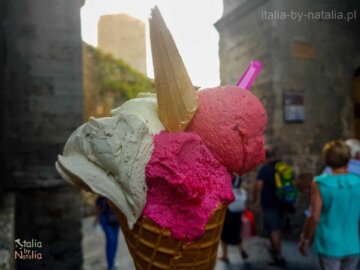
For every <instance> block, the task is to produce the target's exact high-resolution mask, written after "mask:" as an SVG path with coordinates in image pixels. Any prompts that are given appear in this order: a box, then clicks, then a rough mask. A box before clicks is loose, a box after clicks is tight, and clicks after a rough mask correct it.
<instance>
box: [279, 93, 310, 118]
mask: <svg viewBox="0 0 360 270" xmlns="http://www.w3.org/2000/svg"><path fill="white" fill-rule="evenodd" d="M283 115H284V121H285V122H287V123H302V122H304V120H305V109H304V94H303V93H302V92H285V93H283Z"/></svg>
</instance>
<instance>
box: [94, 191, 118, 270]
mask: <svg viewBox="0 0 360 270" xmlns="http://www.w3.org/2000/svg"><path fill="white" fill-rule="evenodd" d="M98 222H99V223H100V225H101V228H102V229H103V231H104V233H105V240H106V247H105V249H106V261H107V265H108V270H114V269H116V267H115V257H116V250H117V245H118V236H119V222H118V220H117V216H116V213H115V212H114V210H113V209H112V208H111V207H110V206H109V203H108V200H107V199H106V198H104V197H102V196H99V197H98V198H97V200H96V213H95V221H94V225H96V224H97V223H98Z"/></svg>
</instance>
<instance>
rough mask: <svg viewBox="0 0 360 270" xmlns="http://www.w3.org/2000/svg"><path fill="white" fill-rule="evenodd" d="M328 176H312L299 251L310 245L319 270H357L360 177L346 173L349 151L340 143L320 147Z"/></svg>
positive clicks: (305, 250)
mask: <svg viewBox="0 0 360 270" xmlns="http://www.w3.org/2000/svg"><path fill="white" fill-rule="evenodd" d="M323 158H324V161H325V163H326V165H327V166H330V167H331V169H332V173H331V174H323V175H321V176H317V177H315V179H314V181H313V183H312V185H311V215H310V217H309V218H308V219H307V220H306V223H305V228H304V232H303V233H302V235H301V237H300V242H299V250H300V252H301V253H302V254H303V255H306V254H307V252H308V248H309V244H310V242H313V249H314V251H315V252H317V253H318V256H319V263H320V267H321V269H322V270H356V269H357V264H358V261H359V254H360V227H359V224H360V177H359V176H358V175H356V174H351V173H348V171H347V165H348V162H349V159H350V149H349V147H348V146H347V145H346V144H345V143H344V142H343V141H331V142H329V143H327V144H325V146H324V148H323Z"/></svg>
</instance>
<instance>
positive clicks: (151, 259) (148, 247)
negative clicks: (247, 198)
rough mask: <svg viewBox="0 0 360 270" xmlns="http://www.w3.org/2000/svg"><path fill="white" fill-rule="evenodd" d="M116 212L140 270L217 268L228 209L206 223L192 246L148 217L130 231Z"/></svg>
mask: <svg viewBox="0 0 360 270" xmlns="http://www.w3.org/2000/svg"><path fill="white" fill-rule="evenodd" d="M116 212H117V214H118V218H119V220H120V226H121V230H122V232H123V234H124V236H125V240H126V243H127V246H128V248H129V251H130V254H131V256H132V257H133V260H134V265H135V267H136V269H137V270H165V269H166V270H175V269H183V270H211V269H214V267H215V263H216V257H217V250H218V245H219V240H220V236H221V230H222V227H223V223H224V218H225V212H226V208H225V207H219V208H217V209H216V210H215V212H214V213H213V214H212V216H211V218H210V219H209V221H208V223H207V224H206V227H205V233H204V234H203V236H201V237H200V238H198V239H197V240H195V241H193V242H191V243H186V242H184V241H181V240H177V239H174V238H173V237H172V236H171V234H170V231H169V230H167V229H163V228H161V227H160V226H158V225H157V224H155V223H154V222H152V221H151V220H150V219H148V218H147V217H140V219H139V220H138V221H137V222H136V224H135V226H134V228H133V229H132V230H130V229H129V227H128V226H127V222H126V218H125V217H124V216H123V215H122V214H121V212H120V211H119V210H118V209H116Z"/></svg>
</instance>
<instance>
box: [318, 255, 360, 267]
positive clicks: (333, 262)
mask: <svg viewBox="0 0 360 270" xmlns="http://www.w3.org/2000/svg"><path fill="white" fill-rule="evenodd" d="M319 263H320V269H321V270H339V269H341V270H356V269H357V265H358V263H359V255H352V256H346V257H342V258H335V257H327V256H323V255H320V254H319Z"/></svg>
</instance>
